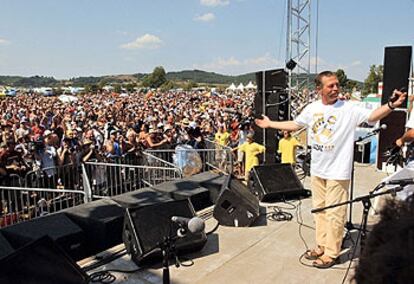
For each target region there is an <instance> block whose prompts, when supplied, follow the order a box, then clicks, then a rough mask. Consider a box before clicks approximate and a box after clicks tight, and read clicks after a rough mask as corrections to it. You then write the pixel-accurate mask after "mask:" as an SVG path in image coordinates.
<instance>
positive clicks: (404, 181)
mask: <svg viewBox="0 0 414 284" xmlns="http://www.w3.org/2000/svg"><path fill="white" fill-rule="evenodd" d="M383 184H384V185H401V186H406V185H409V184H414V178H403V179H394V180H389V181H385V182H383Z"/></svg>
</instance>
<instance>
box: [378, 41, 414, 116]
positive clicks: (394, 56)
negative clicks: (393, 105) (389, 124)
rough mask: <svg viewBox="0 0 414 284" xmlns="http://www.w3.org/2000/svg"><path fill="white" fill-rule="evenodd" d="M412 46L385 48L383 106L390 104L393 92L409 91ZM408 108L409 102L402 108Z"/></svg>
mask: <svg viewBox="0 0 414 284" xmlns="http://www.w3.org/2000/svg"><path fill="white" fill-rule="evenodd" d="M411 53H412V47H411V46H391V47H386V48H385V55H384V78H383V91H382V99H381V104H385V103H387V102H388V100H389V98H390V97H391V96H392V92H393V91H394V90H395V89H397V90H400V89H404V90H405V91H406V92H407V91H408V81H409V79H408V78H409V77H410V70H411ZM401 107H402V108H406V107H407V100H405V102H404V103H403V105H402V106H401Z"/></svg>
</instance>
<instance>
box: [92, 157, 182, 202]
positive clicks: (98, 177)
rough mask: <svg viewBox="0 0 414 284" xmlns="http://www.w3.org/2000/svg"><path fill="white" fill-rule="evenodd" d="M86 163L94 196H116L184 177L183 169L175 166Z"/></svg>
mask: <svg viewBox="0 0 414 284" xmlns="http://www.w3.org/2000/svg"><path fill="white" fill-rule="evenodd" d="M84 165H85V172H86V175H87V179H88V180H89V183H90V187H91V191H92V197H93V198H105V197H110V196H115V195H118V194H122V193H126V192H130V191H134V190H137V189H140V188H143V187H148V186H155V185H157V184H159V183H163V182H166V181H171V180H177V179H181V178H182V174H181V171H180V170H179V169H177V168H173V167H153V166H142V165H122V164H114V163H98V162H86V163H84Z"/></svg>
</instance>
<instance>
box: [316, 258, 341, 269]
mask: <svg viewBox="0 0 414 284" xmlns="http://www.w3.org/2000/svg"><path fill="white" fill-rule="evenodd" d="M335 264H336V258H330V257H329V256H325V257H324V258H323V256H322V257H318V259H316V260H315V261H314V262H313V263H312V266H313V267H316V268H320V269H325V268H329V267H332V266H334V265H335Z"/></svg>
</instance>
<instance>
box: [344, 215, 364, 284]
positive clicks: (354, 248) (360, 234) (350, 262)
mask: <svg viewBox="0 0 414 284" xmlns="http://www.w3.org/2000/svg"><path fill="white" fill-rule="evenodd" d="M363 222H364V217H362V220H361V224H360V225H359V227H360V228H361V229H360V230H359V231H358V236H357V239H356V241H355V244H354V246H353V251H352V257H351V258H350V259H349V265H348V268H347V269H346V272H345V275H344V278H343V279H342V284H344V283H345V280H346V278H347V276H348V273H349V270H350V269H351V265H352V262H353V261H354V257H355V253H356V250H357V245H358V242H359V241H360V239H361V236H362V223H363Z"/></svg>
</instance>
